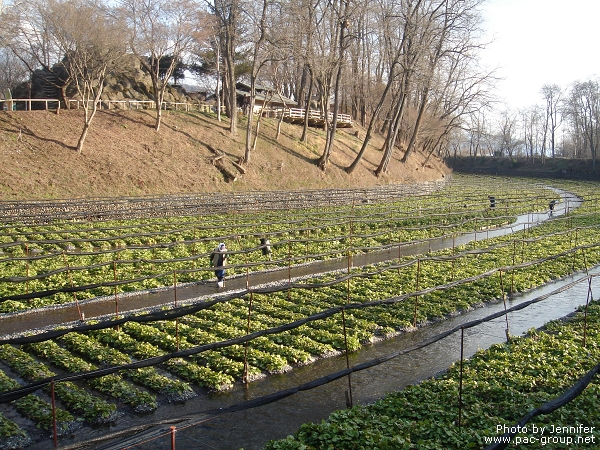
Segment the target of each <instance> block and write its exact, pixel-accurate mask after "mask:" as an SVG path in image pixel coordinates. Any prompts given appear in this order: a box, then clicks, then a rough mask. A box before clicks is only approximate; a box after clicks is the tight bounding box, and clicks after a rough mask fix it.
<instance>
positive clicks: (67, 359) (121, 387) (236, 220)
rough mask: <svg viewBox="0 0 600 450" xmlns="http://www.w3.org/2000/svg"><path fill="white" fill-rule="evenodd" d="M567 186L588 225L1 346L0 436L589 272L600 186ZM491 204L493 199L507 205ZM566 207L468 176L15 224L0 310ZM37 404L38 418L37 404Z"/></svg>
mask: <svg viewBox="0 0 600 450" xmlns="http://www.w3.org/2000/svg"><path fill="white" fill-rule="evenodd" d="M565 188H566V189H567V190H571V191H572V192H575V193H578V194H580V195H582V196H583V197H584V198H585V199H586V202H585V203H584V206H583V207H582V208H580V209H579V210H578V211H577V212H576V213H574V212H570V213H569V214H568V215H567V216H566V217H556V218H555V219H554V220H552V221H549V222H547V223H545V224H543V225H540V226H538V227H535V228H533V229H528V230H525V231H520V232H518V233H515V234H512V235H509V236H506V237H503V238H496V239H489V240H484V241H481V240H478V241H476V242H473V243H471V244H469V245H466V246H462V247H455V248H451V249H447V250H443V251H440V252H431V253H429V254H427V255H421V256H419V257H399V258H397V259H395V260H393V261H389V262H387V263H382V264H378V265H374V266H368V267H360V268H354V269H349V270H348V271H346V272H344V273H331V274H324V275H320V276H318V277H316V278H311V279H309V280H304V281H300V282H295V283H292V284H284V285H276V286H273V287H270V288H260V289H252V287H250V289H249V290H246V291H244V292H241V293H239V294H235V295H230V296H226V297H223V298H221V297H219V298H215V299H213V300H207V301H204V302H202V303H196V304H191V305H186V306H181V307H172V305H171V307H170V309H167V310H160V311H157V312H151V313H145V314H141V315H130V316H127V317H125V318H123V317H122V316H120V317H119V316H118V315H116V316H115V318H114V319H113V320H105V321H102V322H96V321H90V320H88V321H86V322H85V323H82V324H81V325H78V326H76V327H75V328H71V329H56V330H51V331H47V332H43V333H38V334H36V335H33V336H23V337H6V339H4V340H2V341H1V342H2V344H3V345H1V346H0V361H1V363H0V369H1V372H0V392H4V394H1V395H0V399H2V400H3V402H4V403H3V404H2V408H1V409H0V412H4V413H5V414H4V415H0V436H3V437H4V439H5V442H6V443H7V444H6V445H8V444H9V443H10V444H11V445H14V446H17V445H21V446H23V445H26V443H27V442H29V441H30V439H37V438H39V434H38V433H37V432H36V431H35V427H39V428H40V429H42V430H47V431H48V432H51V430H52V420H51V416H52V408H51V407H50V404H49V395H50V393H51V391H54V395H55V397H56V399H57V405H58V406H57V410H56V411H57V414H56V416H57V420H58V426H57V434H59V435H60V434H68V433H71V432H72V431H73V430H74V429H75V428H77V427H78V426H81V425H82V423H83V424H87V425H94V424H98V423H106V422H112V421H114V420H116V419H117V418H118V417H119V415H120V414H122V412H123V411H127V410H128V409H131V410H133V411H136V412H138V413H151V412H152V411H154V410H155V409H156V408H157V407H158V405H159V404H160V403H161V402H163V403H164V401H177V402H181V401H185V400H186V399H188V398H190V397H192V396H194V395H196V394H195V390H197V389H199V388H203V389H213V390H226V389H228V388H230V387H231V386H232V385H233V384H234V383H236V382H240V381H241V380H245V381H248V382H250V381H252V380H253V379H256V378H258V377H263V376H265V375H268V374H270V373H281V372H286V371H288V370H290V369H291V368H292V367H294V366H298V365H303V364H309V363H311V362H312V361H314V360H315V359H317V358H321V357H326V356H330V355H333V354H339V353H340V352H345V351H349V352H350V351H356V350H358V349H359V348H360V347H361V345H363V344H364V343H367V342H373V341H375V340H378V339H382V338H387V337H390V336H393V335H395V334H397V333H399V332H402V331H404V330H409V329H411V328H412V327H415V326H422V325H423V324H426V323H427V322H428V321H430V320H441V319H443V318H444V317H445V316H447V315H448V314H451V313H455V312H456V311H463V310H467V309H469V308H472V307H474V306H476V305H478V304H481V303H483V302H488V301H493V300H495V299H499V298H502V297H503V295H504V294H505V293H511V292H519V291H524V290H526V289H529V288H531V287H534V286H537V285H540V284H543V283H545V282H547V281H549V280H551V279H554V278H558V277H561V276H564V275H566V274H569V273H572V272H573V271H576V270H582V269H585V268H586V267H589V266H591V265H592V264H596V263H598V261H600V249H599V248H598V242H600V239H598V237H599V230H598V223H599V220H598V216H597V212H596V210H595V200H594V195H595V194H594V193H593V186H592V185H586V184H573V185H569V186H566V187H565ZM488 192H491V193H493V194H494V195H495V197H496V198H497V203H496V207H495V208H490V204H489V201H488V199H487V193H488ZM556 198H558V196H557V194H555V193H554V192H552V191H550V190H548V189H544V188H543V186H541V185H538V184H534V183H531V182H527V183H525V182H508V181H507V180H500V179H498V180H496V179H482V180H480V179H476V178H465V179H460V180H457V181H455V182H453V183H452V184H451V185H450V186H449V187H447V188H446V189H444V190H443V191H440V192H438V193H435V194H428V195H425V196H420V197H411V198H407V199H402V200H398V201H397V202H385V203H378V204H361V205H346V206H339V207H332V208H320V209H319V210H283V211H271V212H265V213H264V214H262V215H259V214H257V213H255V214H240V213H238V214H233V213H230V214H226V215H211V216H202V217H201V216H195V217H177V218H168V219H166V218H163V219H143V220H128V221H111V222H106V221H103V222H85V223H83V222H75V223H72V222H60V221H56V222H55V223H52V224H44V225H19V224H14V223H11V224H6V225H4V226H3V227H2V230H1V232H0V242H2V244H0V249H1V250H2V254H1V255H0V273H1V274H2V278H0V295H1V296H2V297H1V298H0V308H2V311H3V313H4V314H9V313H15V312H18V311H23V310H26V309H31V308H43V307H45V306H49V305H55V304H60V303H65V302H73V301H77V302H79V301H84V300H85V299H86V298H93V297H96V296H110V295H115V296H116V295H119V294H121V293H122V292H126V291H135V290H140V289H148V288H152V287H159V286H169V285H172V283H173V280H174V279H176V280H177V281H179V282H192V281H197V280H198V279H208V278H210V277H211V274H212V272H211V269H210V268H209V267H208V264H207V263H208V255H209V253H210V251H211V250H212V248H214V246H215V245H216V243H218V242H220V241H226V242H228V244H229V245H228V247H229V248H230V250H231V251H232V254H231V256H230V259H231V262H233V263H234V264H233V265H232V267H231V271H232V272H236V273H239V274H246V273H249V272H250V271H257V270H264V269H270V268H273V267H287V266H290V265H294V264H301V263H308V262H314V261H318V260H323V259H328V258H333V257H347V258H350V257H351V255H353V254H356V253H359V252H369V251H373V250H377V249H381V248H389V247H394V246H399V245H401V244H402V243H405V242H407V241H414V240H423V239H429V238H433V237H439V236H452V235H456V234H459V233H462V232H470V231H475V230H481V229H485V228H488V227H493V226H496V225H499V224H503V223H507V222H511V221H512V220H514V217H516V216H517V215H518V214H523V213H525V212H527V211H544V210H546V209H547V205H548V202H549V200H551V199H556ZM261 237H268V238H269V239H270V241H271V243H272V248H273V254H272V260H268V259H267V258H265V256H264V255H263V254H262V252H261V248H260V246H259V239H260V238H261ZM174 275H176V276H174ZM24 331H25V330H24ZM66 378H68V379H69V381H66ZM53 380H54V382H53V383H52V381H53ZM19 386H23V388H22V389H21V390H16V391H15V389H16V388H17V387H19ZM9 400H10V403H6V402H7V401H9ZM32 402H33V403H35V404H37V405H38V406H37V407H36V408H32V407H30V406H29V405H31V404H32ZM34 410H35V413H34V412H33V411H34ZM0 414H1V413H0ZM10 419H14V420H10ZM17 423H18V425H17ZM47 435H48V433H46V436H47Z"/></svg>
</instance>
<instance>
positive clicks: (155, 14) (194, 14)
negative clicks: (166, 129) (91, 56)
mask: <svg viewBox="0 0 600 450" xmlns="http://www.w3.org/2000/svg"><path fill="white" fill-rule="evenodd" d="M119 4H120V10H121V14H122V16H123V18H124V20H125V21H126V23H127V29H128V30H129V33H130V34H129V45H130V48H131V50H132V51H133V53H135V54H136V55H137V56H138V57H139V58H140V62H141V64H142V66H143V67H144V68H145V69H146V71H147V72H148V73H149V74H150V78H151V80H152V90H153V92H154V101H155V102H156V122H155V125H154V128H155V130H156V131H159V129H160V124H161V119H162V108H163V101H164V96H165V91H166V89H167V85H168V81H169V79H170V78H171V76H172V75H173V72H174V70H175V68H176V67H177V65H178V64H179V62H180V61H182V60H183V59H184V58H185V57H186V55H187V54H188V53H189V52H191V51H192V49H193V45H194V43H195V41H194V34H195V31H196V30H197V28H198V27H200V26H201V25H202V24H200V23H199V15H198V4H197V3H196V2H195V1H194V0H119ZM165 61H169V64H168V65H167V66H166V67H164V66H161V62H163V63H164V62H165Z"/></svg>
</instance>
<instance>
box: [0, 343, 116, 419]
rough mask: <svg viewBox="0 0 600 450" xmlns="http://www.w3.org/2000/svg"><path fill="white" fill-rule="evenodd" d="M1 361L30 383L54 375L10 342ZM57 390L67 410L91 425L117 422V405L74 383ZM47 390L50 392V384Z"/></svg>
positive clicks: (59, 385) (0, 348)
mask: <svg viewBox="0 0 600 450" xmlns="http://www.w3.org/2000/svg"><path fill="white" fill-rule="evenodd" d="M0 360H2V361H3V362H4V363H5V364H6V365H7V366H9V367H10V368H11V369H13V370H14V371H15V372H17V373H18V374H19V375H21V376H22V377H23V378H24V379H26V380H27V381H30V382H35V381H39V380H42V379H46V378H50V377H52V376H54V375H55V374H54V373H53V372H52V371H50V369H48V367H46V365H44V364H43V363H40V362H38V361H36V360H35V359H34V358H33V357H32V356H31V355H29V354H27V353H25V352H24V351H23V350H20V349H17V348H15V347H12V346H10V345H3V346H0ZM54 389H55V393H56V397H57V399H59V400H60V401H61V403H62V404H63V406H64V408H65V409H67V410H68V411H70V412H72V413H73V414H76V415H79V416H81V417H83V418H84V419H85V420H87V421H88V422H90V423H92V424H99V423H110V422H114V421H115V420H116V419H117V418H118V417H119V415H120V414H119V413H117V407H116V405H114V404H113V403H108V402H106V401H104V400H102V399H100V398H98V397H96V396H94V395H92V394H90V393H89V392H86V391H85V390H84V389H82V388H80V387H78V386H77V385H75V384H74V383H72V382H69V381H65V382H60V383H56V384H55V388H54ZM46 390H47V391H48V390H49V387H48V388H46Z"/></svg>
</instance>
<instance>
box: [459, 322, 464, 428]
mask: <svg viewBox="0 0 600 450" xmlns="http://www.w3.org/2000/svg"><path fill="white" fill-rule="evenodd" d="M464 343H465V329H464V328H463V327H460V376H459V384H458V426H459V427H460V426H462V407H463V401H462V391H463V360H464Z"/></svg>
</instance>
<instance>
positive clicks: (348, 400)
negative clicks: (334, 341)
mask: <svg viewBox="0 0 600 450" xmlns="http://www.w3.org/2000/svg"><path fill="white" fill-rule="evenodd" d="M344 311H345V308H342V327H343V329H344V347H345V350H346V351H345V352H344V353H345V354H346V369H349V368H350V357H349V356H348V334H347V333H346V314H345V313H344ZM346 406H347V407H348V408H352V406H353V399H352V378H351V374H350V373H349V374H348V390H347V391H346Z"/></svg>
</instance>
